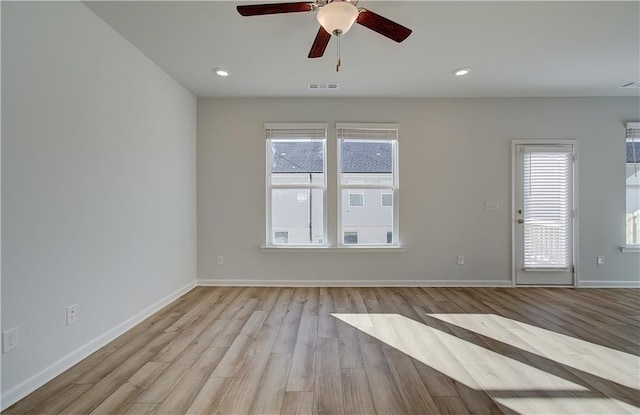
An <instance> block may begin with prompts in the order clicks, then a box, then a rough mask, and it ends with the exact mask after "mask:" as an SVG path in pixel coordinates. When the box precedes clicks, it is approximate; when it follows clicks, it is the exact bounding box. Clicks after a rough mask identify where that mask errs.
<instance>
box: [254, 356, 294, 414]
mask: <svg viewBox="0 0 640 415" xmlns="http://www.w3.org/2000/svg"><path fill="white" fill-rule="evenodd" d="M290 366H291V355H289V354H285V353H277V354H272V355H271V357H270V358H269V363H268V364H267V368H266V369H265V371H264V374H263V375H262V380H261V381H260V385H259V386H258V393H257V395H256V398H255V400H254V401H253V405H252V406H251V410H250V411H249V413H251V414H256V415H271V414H279V413H280V412H281V410H282V405H283V403H284V394H285V388H286V386H287V378H288V376H289V368H290Z"/></svg>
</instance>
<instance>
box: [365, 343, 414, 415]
mask: <svg viewBox="0 0 640 415" xmlns="http://www.w3.org/2000/svg"><path fill="white" fill-rule="evenodd" d="M361 347H362V356H363V357H364V367H365V370H366V373H367V380H368V381H369V388H370V389H371V395H372V396H373V402H374V403H375V406H376V410H377V411H378V413H380V414H406V413H407V408H406V406H405V404H404V402H403V400H402V395H400V390H399V389H398V386H397V385H396V383H395V381H394V378H393V375H392V374H391V369H389V364H388V363H387V360H386V358H385V356H384V352H383V351H382V347H381V346H380V345H378V344H373V343H363V344H361Z"/></svg>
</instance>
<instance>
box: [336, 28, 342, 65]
mask: <svg viewBox="0 0 640 415" xmlns="http://www.w3.org/2000/svg"><path fill="white" fill-rule="evenodd" d="M336 37H337V38H338V63H337V64H336V72H340V66H341V65H342V62H340V36H336Z"/></svg>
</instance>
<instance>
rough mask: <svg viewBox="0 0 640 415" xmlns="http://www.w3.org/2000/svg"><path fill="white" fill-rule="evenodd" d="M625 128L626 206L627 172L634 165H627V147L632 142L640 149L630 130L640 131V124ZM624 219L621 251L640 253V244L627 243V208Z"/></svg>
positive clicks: (635, 136)
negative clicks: (629, 166)
mask: <svg viewBox="0 0 640 415" xmlns="http://www.w3.org/2000/svg"><path fill="white" fill-rule="evenodd" d="M625 127H626V132H627V134H626V137H625V153H624V154H625V160H624V165H625V204H626V200H627V197H629V196H628V194H629V191H628V189H629V185H627V184H626V180H627V175H626V171H627V167H628V165H629V164H632V163H627V159H626V158H627V156H626V148H627V147H626V146H627V143H630V142H632V143H636V146H639V147H640V138H637V135H635V134H634V135H631V132H630V130H639V129H640V122H628V123H627V124H626V126H625ZM634 164H635V165H634ZM634 164H632V166H633V167H634V168H635V169H640V163H634ZM636 171H637V174H639V175H640V170H636ZM624 217H625V226H624V229H625V235H624V244H623V245H622V246H621V247H620V250H621V251H622V252H640V244H630V243H628V242H627V223H626V221H627V209H626V207H625V215H624Z"/></svg>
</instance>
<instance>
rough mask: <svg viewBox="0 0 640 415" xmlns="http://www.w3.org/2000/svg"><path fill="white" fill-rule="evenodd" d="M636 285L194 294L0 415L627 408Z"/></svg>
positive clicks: (636, 336)
mask: <svg viewBox="0 0 640 415" xmlns="http://www.w3.org/2000/svg"><path fill="white" fill-rule="evenodd" d="M638 356H640V290H638V289H606V290H605V289H588V290H587V289H554V288H453V287H452V288H443V287H440V288H426V287H423V288H341V287H301V288H288V287H283V288H267V287H197V288H195V289H193V290H192V291H190V292H189V293H187V294H185V295H184V296H181V297H180V298H179V299H178V300H176V301H175V302H174V303H172V304H170V305H169V306H167V307H165V308H163V309H162V310H160V311H159V312H158V313H156V314H154V315H153V316H151V317H150V318H148V319H146V320H145V321H143V322H142V323H140V324H139V325H137V326H136V327H134V328H133V329H131V330H130V331H128V332H127V333H125V334H123V335H122V336H120V337H119V338H117V339H115V340H114V341H112V342H110V343H109V344H108V345H106V346H105V347H104V348H102V349H100V350H98V351H96V352H95V353H93V354H92V355H91V356H89V357H88V358H87V359H85V360H83V361H82V362H80V363H79V364H77V365H76V366H74V367H72V368H70V369H69V370H67V371H65V372H64V373H63V374H61V375H60V376H58V377H57V378H55V379H53V380H52V381H50V382H48V383H47V384H45V385H44V386H43V387H41V388H39V389H37V390H36V391H34V392H33V393H31V394H30V395H29V396H27V397H25V398H24V399H22V400H21V401H19V402H17V403H16V404H14V405H12V406H11V407H9V408H7V409H6V410H5V411H3V412H2V414H3V415H24V414H30V415H41V414H46V415H49V414H51V415H53V414H62V415H74V414H81V415H88V414H102V413H104V414H107V413H108V414H129V415H132V414H135V415H144V414H152V413H153V414H171V415H181V414H185V413H187V414H192V415H195V414H234V415H236V414H237V415H239V414H249V413H253V414H264V415H267V414H321V413H326V414H340V413H344V414H349V415H351V414H354V415H355V414H362V415H365V414H366V415H369V414H378V415H388V414H407V413H419V414H421V415H423V414H438V413H439V414H443V415H447V414H456V415H458V414H461V415H464V414H475V415H493V414H496V415H498V414H506V415H516V414H525V413H549V414H550V413H553V414H558V415H560V414H577V413H580V414H596V413H597V414H605V413H606V414H614V413H615V414H618V413H620V414H626V413H638V410H640V395H639V393H638V391H639V389H640V387H639V386H638V385H640V357H638Z"/></svg>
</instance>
